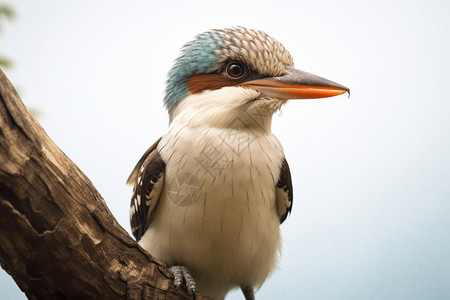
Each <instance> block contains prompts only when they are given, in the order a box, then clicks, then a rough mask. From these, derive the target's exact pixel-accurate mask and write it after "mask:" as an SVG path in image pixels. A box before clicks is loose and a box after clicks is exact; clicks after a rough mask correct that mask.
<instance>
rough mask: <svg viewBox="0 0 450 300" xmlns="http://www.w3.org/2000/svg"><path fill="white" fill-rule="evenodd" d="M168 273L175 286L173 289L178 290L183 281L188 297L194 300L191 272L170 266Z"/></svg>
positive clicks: (193, 282)
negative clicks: (171, 276)
mask: <svg viewBox="0 0 450 300" xmlns="http://www.w3.org/2000/svg"><path fill="white" fill-rule="evenodd" d="M169 271H170V273H172V274H173V277H174V279H173V284H175V288H176V289H177V290H178V289H179V288H180V287H181V285H182V284H183V281H184V282H186V288H187V291H188V293H189V294H190V295H193V296H194V299H195V288H196V285H195V280H194V277H193V276H192V274H191V272H190V271H189V269H188V268H186V267H185V266H171V267H170V268H169Z"/></svg>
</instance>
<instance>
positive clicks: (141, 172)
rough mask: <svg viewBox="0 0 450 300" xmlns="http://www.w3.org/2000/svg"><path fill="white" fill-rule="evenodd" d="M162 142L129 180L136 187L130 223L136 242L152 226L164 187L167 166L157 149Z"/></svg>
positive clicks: (144, 156) (147, 155) (146, 157)
mask: <svg viewBox="0 0 450 300" xmlns="http://www.w3.org/2000/svg"><path fill="white" fill-rule="evenodd" d="M160 140H161V138H160V139H159V140H157V141H156V143H154V144H153V145H152V146H151V147H150V148H149V149H148V150H147V151H146V152H145V153H144V155H143V156H142V158H141V159H140V160H139V162H138V163H137V164H136V166H135V167H134V169H133V171H132V172H131V174H130V176H129V177H128V180H127V183H128V184H133V185H134V188H133V197H132V198H131V205H130V222H131V231H132V232H133V235H134V237H135V238H136V241H139V240H140V239H141V237H142V236H143V235H144V233H145V231H146V230H147V228H148V226H149V225H150V223H151V221H152V219H153V215H154V210H155V208H156V205H157V204H158V199H159V195H160V193H161V190H162V187H163V185H164V172H165V168H166V164H165V163H164V161H163V160H162V158H161V156H160V155H159V153H158V150H157V149H156V147H157V146H158V143H159V141H160Z"/></svg>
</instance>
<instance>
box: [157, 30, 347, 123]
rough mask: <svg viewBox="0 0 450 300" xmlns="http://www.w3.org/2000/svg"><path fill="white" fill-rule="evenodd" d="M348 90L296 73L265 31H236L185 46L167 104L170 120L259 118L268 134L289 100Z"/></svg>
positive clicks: (213, 32)
mask: <svg viewBox="0 0 450 300" xmlns="http://www.w3.org/2000/svg"><path fill="white" fill-rule="evenodd" d="M345 92H349V89H348V88H346V87H345V86H342V85H339V84H337V83H335V82H332V81H330V80H327V79H324V78H321V77H319V76H316V75H313V74H310V73H307V72H303V71H300V70H297V69H295V68H294V62H293V59H292V57H291V55H290V54H289V52H288V51H287V50H286V49H285V48H284V46H283V45H282V44H281V43H279V42H278V41H276V40H275V39H273V38H272V37H270V36H269V35H267V34H266V33H264V32H262V31H259V30H252V29H247V28H244V27H235V28H230V29H217V30H211V31H207V32H204V33H202V34H199V35H198V36H197V37H196V38H195V39H194V40H193V41H191V42H189V43H187V44H186V45H185V46H184V47H183V49H182V52H181V55H180V56H179V57H178V59H177V60H176V61H175V64H174V66H173V67H172V69H171V70H170V71H169V75H168V80H167V87H166V95H165V98H164V103H165V106H166V108H167V110H168V111H169V115H170V120H171V121H172V120H175V119H184V120H187V121H189V122H190V123H192V122H194V123H198V124H203V125H205V124H207V125H210V126H221V127H228V126H231V125H230V124H232V123H233V122H234V121H235V119H236V118H240V119H241V121H242V122H243V123H246V122H247V121H248V122H250V123H251V122H254V120H256V119H255V118H252V117H251V116H252V114H257V115H258V116H259V117H258V118H257V119H258V120H260V121H261V120H262V122H263V123H264V122H267V123H268V124H258V125H259V126H260V125H263V127H268V128H269V130H270V120H271V118H272V115H273V113H274V112H275V111H277V110H278V109H279V108H280V107H281V106H282V105H283V104H284V103H286V101H287V100H288V99H312V98H324V97H331V96H336V95H340V94H343V93H345ZM249 116H250V117H249ZM261 116H266V117H262V118H261ZM246 120H247V121H246ZM245 126H252V124H245Z"/></svg>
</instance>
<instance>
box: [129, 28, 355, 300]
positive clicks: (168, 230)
mask: <svg viewBox="0 0 450 300" xmlns="http://www.w3.org/2000/svg"><path fill="white" fill-rule="evenodd" d="M345 92H349V89H348V88H346V87H344V86H342V85H339V84H337V83H334V82H332V81H329V80H327V79H324V78H321V77H318V76H316V75H313V74H310V73H306V72H303V71H299V70H297V69H295V68H294V62H293V60H292V57H291V55H290V54H289V52H288V51H286V49H285V48H284V47H283V45H282V44H280V43H279V42H278V41H276V40H275V39H273V38H271V37H270V36H268V35H267V34H266V33H264V32H262V31H259V30H252V29H247V28H243V27H236V28H230V29H220V30H211V31H207V32H204V33H202V34H200V35H198V36H197V37H196V38H195V39H194V40H193V41H191V42H189V43H187V44H186V45H185V46H184V47H183V49H182V51H181V55H180V56H179V57H178V59H177V60H176V61H175V64H174V66H173V67H172V69H171V70H170V72H169V75H168V80H167V88H166V94H165V98H164V104H165V106H166V108H167V110H168V112H169V118H170V125H169V128H168V131H167V132H166V133H165V134H163V135H162V137H161V138H160V139H158V140H157V141H156V143H154V144H153V145H152V146H151V147H150V149H148V150H147V152H145V153H144V155H143V156H142V158H141V159H140V160H139V162H138V163H137V165H136V167H135V168H134V170H133V171H132V173H131V175H130V177H129V178H128V183H129V184H133V185H134V191H133V197H132V200H131V214H130V218H131V229H132V232H133V234H134V236H135V237H136V240H137V241H138V242H139V244H140V245H141V246H142V247H143V248H144V249H146V250H148V252H149V253H150V254H152V255H153V256H154V257H156V258H157V259H158V260H159V261H162V262H164V263H166V264H167V265H168V266H170V270H171V272H172V273H173V274H174V278H175V279H174V282H175V284H176V285H177V287H179V286H180V285H181V284H183V282H184V284H186V287H187V289H188V291H189V292H190V293H191V294H194V293H195V291H199V292H200V293H202V294H204V295H207V296H210V297H212V298H214V299H224V298H225V295H226V294H227V293H228V291H230V290H231V289H234V288H239V287H240V288H241V289H242V291H243V293H244V295H245V297H246V299H254V291H255V290H256V289H258V288H259V287H260V286H261V285H262V284H263V282H264V281H265V280H266V278H267V276H268V275H269V274H270V273H271V272H272V270H274V268H275V267H276V264H277V260H278V256H279V253H280V249H281V237H280V224H281V223H283V221H284V220H285V219H286V217H287V215H288V214H289V213H290V211H291V209H292V182H291V175H290V171H289V165H288V163H287V161H286V158H285V155H284V153H283V148H282V146H281V144H280V142H279V141H278V139H277V138H276V137H275V136H274V135H273V134H272V131H271V123H272V115H273V114H274V113H275V112H276V111H277V110H279V109H280V107H281V106H282V105H283V104H285V103H286V102H287V100H288V99H311V98H324V97H331V96H336V95H340V94H343V93H345Z"/></svg>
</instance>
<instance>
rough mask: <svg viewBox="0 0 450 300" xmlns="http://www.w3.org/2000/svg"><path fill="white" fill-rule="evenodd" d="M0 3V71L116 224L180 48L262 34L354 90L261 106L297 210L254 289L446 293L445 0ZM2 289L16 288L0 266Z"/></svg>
mask: <svg viewBox="0 0 450 300" xmlns="http://www.w3.org/2000/svg"><path fill="white" fill-rule="evenodd" d="M2 3H3V4H8V5H10V6H11V8H13V9H14V11H15V12H16V14H17V16H16V18H15V19H14V20H13V21H12V22H2V24H1V29H2V30H1V31H0V55H1V56H5V57H8V58H10V59H11V60H12V61H13V63H14V66H13V67H12V68H9V69H6V70H5V73H6V74H7V76H8V77H9V79H10V80H11V82H12V83H13V84H14V85H15V86H16V88H17V89H18V91H19V94H20V95H21V97H22V99H23V101H24V102H25V104H26V105H27V106H28V107H31V108H33V109H38V110H39V111H40V116H39V121H40V122H41V124H42V126H43V127H44V129H45V130H46V132H47V133H48V134H49V136H50V137H51V138H52V139H53V140H54V141H55V142H56V144H57V145H58V146H59V147H60V148H61V149H62V150H63V151H64V152H65V153H66V154H67V155H68V156H69V157H70V158H71V159H72V160H73V161H74V162H75V163H76V164H77V165H78V166H79V167H80V168H81V169H82V170H83V171H84V172H85V173H86V175H87V176H88V177H89V178H90V179H91V180H92V182H93V183H94V185H95V186H96V187H97V188H98V190H99V191H100V193H101V194H102V196H103V197H104V198H105V200H106V202H107V204H108V206H109V208H110V209H111V211H112V212H113V214H114V215H115V217H116V218H117V220H118V221H119V223H120V224H121V225H122V226H123V227H124V228H125V229H126V230H128V231H129V230H130V227H129V221H128V216H129V212H128V208H129V202H130V196H131V188H130V187H127V186H125V180H126V178H127V177H128V175H129V173H130V171H131V170H132V168H133V166H134V164H135V163H136V162H137V160H138V159H139V158H140V156H141V154H142V153H143V152H144V151H145V150H146V149H147V148H148V147H149V146H150V145H151V144H153V142H154V141H155V140H156V139H157V138H159V137H160V136H161V135H162V134H164V133H165V131H166V129H167V126H168V117H167V113H166V111H165V110H164V108H163V105H162V98H163V93H164V83H165V79H166V74H167V72H168V70H169V68H170V67H171V65H172V63H173V61H174V59H175V58H176V57H177V55H178V53H179V50H180V47H181V46H182V45H183V44H184V43H186V42H187V41H190V40H191V39H192V38H193V37H194V36H195V35H196V34H198V33H201V32H203V31H205V30H208V29H211V28H222V27H230V26H236V25H242V26H246V27H250V28H256V29H261V30H264V31H266V32H267V33H269V34H270V35H271V36H273V37H274V38H276V39H277V40H279V41H280V42H282V43H283V44H284V45H285V46H286V48H287V49H288V50H289V51H290V53H291V55H292V56H293V58H294V61H295V64H296V67H297V68H298V69H301V70H304V71H308V72H311V73H314V74H317V75H320V76H322V77H325V78H328V79H331V80H333V81H336V82H338V83H340V84H343V85H345V86H348V87H349V88H350V89H351V97H350V98H347V96H339V97H335V98H333V99H323V100H301V101H300V100H298V101H296V100H293V101H290V102H289V103H288V104H287V105H286V106H285V107H284V108H283V109H282V111H281V112H280V113H278V114H276V115H275V116H274V121H273V131H274V133H275V134H276V136H277V137H278V138H279V140H280V141H281V143H282V144H283V146H284V149H285V153H286V157H287V159H288V161H289V163H290V166H291V173H292V177H293V185H294V206H293V211H292V214H291V216H290V217H289V218H288V219H287V220H286V222H285V223H283V224H282V226H281V227H282V235H283V240H284V247H283V253H282V257H281V260H280V267H279V269H278V270H277V271H275V272H274V273H273V275H272V276H271V277H270V279H269V280H267V281H266V283H265V284H264V285H263V287H262V288H261V290H260V291H259V292H258V293H257V294H256V297H257V299H258V300H261V299H274V298H276V297H277V298H279V299H303V300H309V299H449V298H450V285H449V282H450V238H449V237H450V234H449V230H450V155H449V153H450V96H449V95H448V90H449V88H448V86H449V85H450V18H449V11H450V2H448V1H444V0H442V1H416V0H409V1H392V0H389V1H387V0H382V1H360V0H359V1H358V0H353V1H343V0H341V1H321V0H318V1H299V0H296V1H262V0H259V1H246V2H244V1H221V2H213V1H155V3H153V2H150V1H128V2H126V1H86V0H84V1H71V2H69V1H64V2H62V1H57V0H52V1H50V0H46V1H18V0H15V1H13V0H10V1H3V2H2ZM0 290H1V295H2V299H3V298H4V299H24V298H25V296H24V294H23V293H22V292H21V291H20V290H19V289H18V288H17V286H16V285H15V283H14V282H13V281H12V279H11V278H10V277H9V276H8V275H7V274H6V273H5V272H4V271H1V273H0ZM227 299H243V297H242V295H241V294H240V292H234V293H232V294H230V295H229V297H227Z"/></svg>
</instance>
